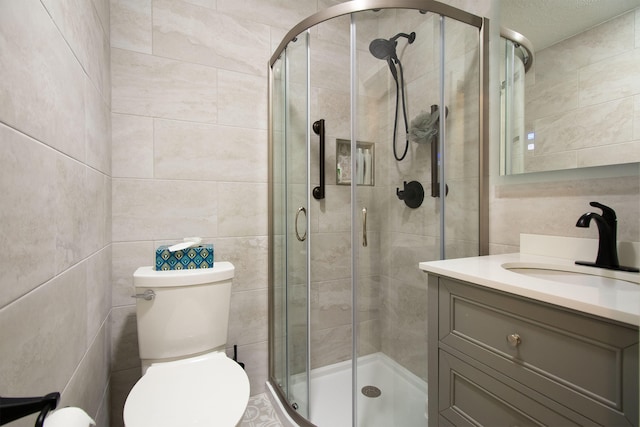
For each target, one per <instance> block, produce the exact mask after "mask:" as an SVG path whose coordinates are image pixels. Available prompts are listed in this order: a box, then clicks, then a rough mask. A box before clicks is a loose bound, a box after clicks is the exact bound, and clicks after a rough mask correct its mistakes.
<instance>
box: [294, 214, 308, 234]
mask: <svg viewBox="0 0 640 427" xmlns="http://www.w3.org/2000/svg"><path fill="white" fill-rule="evenodd" d="M300 212H303V213H304V217H305V218H306V217H307V210H306V209H305V208H304V206H300V207H299V208H298V211H297V212H296V220H295V230H296V238H297V239H298V240H299V241H301V242H304V241H305V240H306V239H307V230H305V231H304V234H303V235H302V236H300V233H299V232H298V217H299V216H300Z"/></svg>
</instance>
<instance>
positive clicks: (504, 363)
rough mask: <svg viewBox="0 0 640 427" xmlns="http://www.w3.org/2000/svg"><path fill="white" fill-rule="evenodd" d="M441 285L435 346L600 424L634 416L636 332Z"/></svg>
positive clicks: (452, 284) (467, 287)
mask: <svg viewBox="0 0 640 427" xmlns="http://www.w3.org/2000/svg"><path fill="white" fill-rule="evenodd" d="M440 285H441V286H440V292H439V305H440V313H439V339H440V341H441V342H442V343H444V344H446V345H449V346H451V347H452V348H455V349H458V350H460V351H461V352H463V353H465V354H468V355H470V356H471V357H473V358H476V359H478V360H479V361H481V362H482V363H485V364H487V365H489V366H492V367H495V368H496V369H497V370H499V371H501V372H505V373H506V374H507V375H508V376H509V377H511V378H513V379H514V380H516V381H519V382H521V383H523V384H527V385H528V386H529V387H532V388H533V389H534V390H537V391H540V392H542V393H544V394H545V395H548V396H550V397H552V398H553V399H554V400H556V401H558V402H560V403H561V404H564V405H566V406H567V407H570V408H574V409H575V410H577V411H578V412H580V413H583V414H585V415H587V416H589V417H590V418H592V419H595V420H598V421H599V422H602V423H603V424H607V423H611V422H613V421H615V422H616V423H622V422H623V421H624V422H626V423H628V421H626V420H625V418H624V415H623V414H622V412H628V410H630V409H634V412H635V413H637V405H638V403H637V398H638V380H637V379H638V376H637V372H638V370H637V365H638V344H637V342H638V332H637V330H635V329H633V328H627V327H624V326H622V325H619V324H614V323H610V322H606V321H603V320H600V319H597V318H594V317H590V316H587V315H581V314H577V313H575V312H571V311H568V310H563V309H560V308H558V307H554V306H551V305H548V304H543V303H538V302H534V301H531V300H527V299H523V298H519V297H515V296H513V295H508V294H504V293H501V292H496V291H492V290H487V289H484V288H481V287H478V286H471V285H467V284H464V283H461V282H457V281H454V280H449V279H441V280H440ZM509 337H511V338H513V341H512V342H511V343H510V342H509V339H508V338H509ZM516 337H517V340H516ZM625 372H626V374H627V375H624V374H623V373H625ZM634 373H635V375H634ZM634 398H635V402H634V401H633V400H634ZM594 403H596V404H595V405H594ZM634 406H635V408H633V407H634Z"/></svg>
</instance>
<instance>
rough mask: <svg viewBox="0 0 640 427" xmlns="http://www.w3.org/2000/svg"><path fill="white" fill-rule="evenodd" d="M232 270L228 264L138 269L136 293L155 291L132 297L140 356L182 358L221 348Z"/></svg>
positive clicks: (135, 275)
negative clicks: (184, 268) (205, 266)
mask: <svg viewBox="0 0 640 427" xmlns="http://www.w3.org/2000/svg"><path fill="white" fill-rule="evenodd" d="M234 271H235V269H234V266H233V264H231V263H230V262H216V263H215V264H214V267H213V268H202V269H194V270H169V271H156V270H154V269H153V267H140V268H138V269H137V270H136V272H135V273H134V274H133V284H134V286H135V289H136V294H144V292H145V291H147V290H149V289H150V290H152V291H153V292H154V293H155V297H154V298H153V299H150V300H145V299H142V298H137V299H136V313H137V317H138V319H137V322H138V347H139V350H140V358H141V359H166V358H180V357H183V356H189V355H193V354H197V353H202V352H205V351H210V350H213V349H216V348H218V347H221V346H224V345H225V344H226V342H227V328H228V326H229V305H230V302H231V281H232V279H233V275H234Z"/></svg>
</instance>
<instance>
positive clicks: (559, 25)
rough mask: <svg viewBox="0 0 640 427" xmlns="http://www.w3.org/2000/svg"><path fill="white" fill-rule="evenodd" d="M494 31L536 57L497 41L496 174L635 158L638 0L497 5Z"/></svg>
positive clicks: (515, 0) (513, 0) (639, 87)
mask: <svg viewBox="0 0 640 427" xmlns="http://www.w3.org/2000/svg"><path fill="white" fill-rule="evenodd" d="M501 26H502V27H504V28H508V29H511V30H513V31H515V32H517V33H520V34H522V35H523V36H524V37H526V39H528V40H529V41H530V42H531V45H532V46H533V51H534V53H533V55H534V60H533V61H532V62H533V65H532V66H531V67H530V68H529V69H528V70H527V71H526V72H525V70H524V68H525V67H524V64H523V63H522V62H523V56H526V53H525V54H524V55H523V53H522V51H523V49H519V47H520V46H519V45H518V43H515V47H513V46H512V47H509V46H508V43H507V42H506V41H505V40H503V43H502V58H503V63H502V65H503V66H502V68H503V70H502V72H501V74H502V75H501V77H502V80H501V81H502V82H503V83H502V87H501V91H502V94H501V95H502V96H501V97H502V123H501V144H500V145H501V150H500V151H501V153H500V163H501V166H500V173H501V174H502V175H509V174H519V173H527V172H542V171H551V170H560V169H575V168H581V167H590V166H602V165H611V164H623V163H634V162H639V161H640V0H590V1H576V0H554V1H551V2H550V1H543V0H503V1H502V2H501ZM516 42H517V40H516ZM510 51H511V55H512V56H509V53H510ZM514 55H515V56H514ZM519 61H520V63H519ZM510 84H511V85H512V86H509V85H510ZM518 84H520V86H518Z"/></svg>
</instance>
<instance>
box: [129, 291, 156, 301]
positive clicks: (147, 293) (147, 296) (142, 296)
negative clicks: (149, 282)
mask: <svg viewBox="0 0 640 427" xmlns="http://www.w3.org/2000/svg"><path fill="white" fill-rule="evenodd" d="M155 297H156V293H155V292H153V289H147V290H146V291H144V293H142V294H135V295H131V298H136V299H138V298H140V299H143V300H147V301H151V300H152V299H154V298H155Z"/></svg>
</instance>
